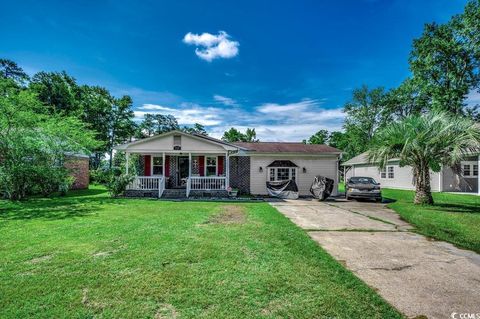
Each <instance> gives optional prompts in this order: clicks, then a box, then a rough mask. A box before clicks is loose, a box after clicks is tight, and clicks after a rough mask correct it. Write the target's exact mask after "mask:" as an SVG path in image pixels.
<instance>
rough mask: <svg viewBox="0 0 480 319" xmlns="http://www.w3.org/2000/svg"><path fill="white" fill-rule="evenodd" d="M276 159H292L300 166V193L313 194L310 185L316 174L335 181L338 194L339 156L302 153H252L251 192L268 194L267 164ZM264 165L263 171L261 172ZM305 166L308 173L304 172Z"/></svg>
mask: <svg viewBox="0 0 480 319" xmlns="http://www.w3.org/2000/svg"><path fill="white" fill-rule="evenodd" d="M275 160H290V161H292V162H293V163H295V164H296V165H297V166H298V170H297V185H298V188H299V193H300V195H304V196H305V195H311V194H310V186H311V185H312V182H313V179H314V177H315V176H316V175H321V176H325V177H328V178H331V179H333V180H334V181H335V185H334V188H333V189H334V191H333V192H334V193H333V194H332V195H336V194H337V183H338V168H337V167H338V166H337V165H338V164H337V163H338V158H337V156H328V157H326V156H322V157H320V156H301V155H296V156H292V155H284V156H281V155H269V156H260V155H256V156H254V155H252V156H251V161H250V193H251V194H254V195H267V194H268V192H267V187H266V181H267V176H268V169H267V166H268V165H269V164H270V163H272V162H273V161H275ZM260 167H262V172H260ZM304 167H305V169H306V173H303V168H304Z"/></svg>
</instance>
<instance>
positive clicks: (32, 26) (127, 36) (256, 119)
mask: <svg viewBox="0 0 480 319" xmlns="http://www.w3.org/2000/svg"><path fill="white" fill-rule="evenodd" d="M465 3H466V1H460V0H422V1H419V0H416V1H414V0H391V1H387V0H385V1H382V0H355V1H354V0H351V1H319V0H317V1H258V0H257V1H141V2H140V1H138V2H137V1H113V0H112V1H76V2H75V3H74V2H73V1H4V3H2V10H1V12H0V29H1V30H2V41H0V56H2V57H6V58H9V59H12V60H15V61H16V62H17V63H19V64H20V65H21V66H22V67H23V68H24V69H25V70H26V71H27V72H28V73H30V74H33V73H35V72H37V71H40V70H47V71H61V70H65V71H67V72H68V73H69V74H71V75H73V76H74V77H75V78H76V79H77V80H78V81H79V83H82V84H83V83H86V84H96V85H101V86H104V87H106V88H108V89H109V90H110V91H111V92H112V93H113V94H115V95H117V96H120V95H122V94H129V95H131V96H132V97H133V99H134V107H135V111H136V116H137V117H138V118H142V116H143V114H144V113H145V112H150V113H153V112H161V113H171V114H173V115H175V116H176V117H177V118H178V119H179V122H180V123H181V124H184V125H189V124H192V123H194V122H200V123H202V124H205V125H206V126H207V129H208V131H209V132H210V133H211V134H212V135H213V136H215V137H219V136H221V134H222V132H223V131H224V130H225V129H228V128H229V127H232V126H235V127H237V128H240V129H245V128H246V127H255V128H256V129H257V134H258V136H259V137H260V138H261V140H279V141H301V140H302V139H304V138H308V137H309V136H310V135H311V134H312V133H314V132H315V131H317V130H319V129H328V130H339V129H340V128H341V125H342V121H343V114H342V112H341V107H342V105H343V104H344V103H345V102H346V101H348V100H349V98H350V96H351V90H352V88H355V87H359V86H361V85H362V84H367V85H368V86H371V87H375V86H384V87H386V88H390V87H393V86H396V85H398V84H400V83H401V82H402V80H403V79H405V78H406V77H407V76H408V75H409V70H408V63H407V60H408V55H409V52H410V48H411V43H412V40H413V38H415V37H418V36H419V35H420V34H421V32H422V28H423V24H424V23H426V22H431V21H437V22H445V21H447V20H448V19H449V18H450V17H451V16H452V15H453V14H456V13H460V12H461V11H462V10H463V7H464V5H465Z"/></svg>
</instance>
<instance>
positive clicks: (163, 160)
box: [162, 152, 165, 178]
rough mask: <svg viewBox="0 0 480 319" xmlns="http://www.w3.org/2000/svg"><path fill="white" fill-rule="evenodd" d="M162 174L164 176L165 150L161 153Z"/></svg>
mask: <svg viewBox="0 0 480 319" xmlns="http://www.w3.org/2000/svg"><path fill="white" fill-rule="evenodd" d="M162 176H163V178H165V152H163V153H162Z"/></svg>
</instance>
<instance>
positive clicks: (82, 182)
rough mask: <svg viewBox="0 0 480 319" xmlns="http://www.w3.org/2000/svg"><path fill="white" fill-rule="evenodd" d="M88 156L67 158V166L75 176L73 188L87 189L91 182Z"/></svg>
mask: <svg viewBox="0 0 480 319" xmlns="http://www.w3.org/2000/svg"><path fill="white" fill-rule="evenodd" d="M88 164H89V159H88V157H68V158H67V159H65V164H64V166H65V168H66V169H68V170H69V171H70V175H71V176H73V178H75V180H74V182H73V185H72V186H71V189H86V188H88V184H89V183H90V173H89V171H88Z"/></svg>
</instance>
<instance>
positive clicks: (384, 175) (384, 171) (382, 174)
mask: <svg viewBox="0 0 480 319" xmlns="http://www.w3.org/2000/svg"><path fill="white" fill-rule="evenodd" d="M380 178H387V168H386V167H384V168H382V169H381V170H380Z"/></svg>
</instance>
